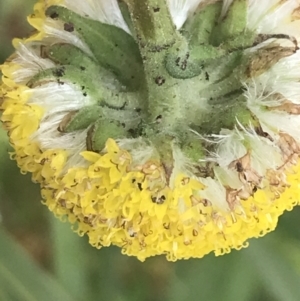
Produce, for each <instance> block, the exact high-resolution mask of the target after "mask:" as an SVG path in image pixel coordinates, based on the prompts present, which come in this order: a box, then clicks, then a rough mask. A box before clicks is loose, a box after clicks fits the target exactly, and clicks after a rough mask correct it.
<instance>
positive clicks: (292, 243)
mask: <svg viewBox="0 0 300 301" xmlns="http://www.w3.org/2000/svg"><path fill="white" fill-rule="evenodd" d="M83 1H84V0H83ZM99 1H100V0H99ZM34 2H35V1H33V0H0V25H1V26H0V64H1V63H2V62H3V61H4V60H5V59H6V58H7V57H8V56H9V55H10V54H11V53H12V51H13V49H12V46H11V39H12V38H13V37H23V36H24V35H28V34H29V33H30V31H31V30H32V29H30V27H29V26H28V25H27V23H26V15H28V14H30V12H31V10H32V6H33V4H34ZM0 139H1V147H0V301H48V300H49V301H51V300H53V301H54V300H55V301H60V300H62V301H68V300H73V301H81V300H86V301H90V300H110V301H168V300H170V301H185V300H188V301H195V300H207V301H219V300H220V301H260V300H261V301H269V300H270V301H298V300H300V208H295V209H294V210H293V211H292V212H287V213H286V214H285V215H284V216H283V217H282V218H281V219H280V223H279V226H278V228H277V230H276V231H275V232H273V233H271V234H269V235H268V236H266V237H265V238H262V239H259V240H252V241H251V242H250V247H249V248H247V249H245V250H242V251H239V252H236V251H233V252H232V253H231V254H229V255H226V256H222V257H215V256H214V255H212V254H211V255H208V256H206V257H205V258H203V259H198V260H188V261H180V262H176V263H170V262H167V261H166V260H165V258H164V257H156V258H151V259H148V260H147V261H146V262H144V263H141V262H139V261H137V260H136V259H135V258H130V257H126V256H123V255H121V254H120V250H119V249H116V248H113V247H111V248H105V249H102V250H96V249H94V248H92V247H90V246H89V244H88V243H87V240H86V239H85V238H79V237H77V235H75V234H74V233H72V231H71V230H70V225H68V224H63V223H61V222H59V221H57V220H56V219H55V218H54V217H53V216H52V215H51V214H50V213H49V212H48V210H47V208H46V207H45V206H43V205H42V204H41V202H40V194H39V188H38V186H37V185H34V184H32V183H31V181H30V176H28V175H27V176H23V175H21V174H20V173H19V170H18V169H17V167H16V166H15V163H14V162H13V161H11V160H10V159H9V155H8V152H9V151H10V147H9V145H8V142H7V136H6V133H5V132H3V131H2V130H1V132H0Z"/></svg>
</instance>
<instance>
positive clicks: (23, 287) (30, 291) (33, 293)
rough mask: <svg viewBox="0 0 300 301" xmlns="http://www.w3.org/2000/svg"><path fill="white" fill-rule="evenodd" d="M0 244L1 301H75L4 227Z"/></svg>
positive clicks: (0, 230) (0, 231)
mask: <svg viewBox="0 0 300 301" xmlns="http://www.w3.org/2000/svg"><path fill="white" fill-rule="evenodd" d="M0 243H1V247H0V288H1V290H0V300H6V299H8V300H10V301H11V300H16V301H41V300H42V301H58V300H63V301H74V300H76V299H75V298H74V297H72V296H71V295H70V294H69V293H68V292H66V291H65V290H64V289H63V288H62V287H61V286H60V284H59V283H58V282H57V281H56V280H55V279H54V278H53V277H52V276H51V275H50V274H48V273H47V272H46V271H43V270H42V269H41V268H40V267H39V266H38V265H37V264H36V263H35V262H34V261H33V260H32V258H30V256H29V255H28V254H27V253H26V252H25V251H24V250H23V249H22V248H21V247H20V245H18V243H17V242H15V241H14V240H13V239H12V238H11V237H10V236H9V235H8V234H7V232H6V231H5V230H4V229H3V227H0ZM2 288H4V289H3V290H2Z"/></svg>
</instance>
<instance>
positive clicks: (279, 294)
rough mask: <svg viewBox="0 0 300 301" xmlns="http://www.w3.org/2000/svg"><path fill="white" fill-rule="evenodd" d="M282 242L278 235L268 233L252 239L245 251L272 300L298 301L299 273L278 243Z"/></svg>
mask: <svg viewBox="0 0 300 301" xmlns="http://www.w3.org/2000/svg"><path fill="white" fill-rule="evenodd" d="M274 238H277V240H275V239H274ZM284 243H285V242H284V239H283V240H280V242H279V241H278V236H276V235H274V234H273V235H272V234H269V235H268V236H267V237H265V238H264V239H263V240H260V241H256V240H253V241H252V242H251V245H252V247H251V248H248V249H247V250H245V253H246V254H247V255H248V258H249V260H251V262H252V264H253V266H255V267H256V270H257V277H258V278H260V280H261V283H262V285H264V288H265V291H266V292H267V293H268V294H269V295H271V296H272V297H273V298H274V299H273V300H278V301H287V300H288V301H298V300H299V296H300V275H299V271H297V269H296V268H295V267H294V266H293V265H292V264H291V261H290V260H289V258H288V257H287V255H286V254H285V253H284V252H283V251H282V248H281V247H280V245H279V244H284Z"/></svg>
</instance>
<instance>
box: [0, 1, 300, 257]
mask: <svg viewBox="0 0 300 301" xmlns="http://www.w3.org/2000/svg"><path fill="white" fill-rule="evenodd" d="M299 11H300V4H299V1H297V0H290V1H280V0H272V1H258V0H242V1H240V0H223V1H221V0H219V1H218V0H216V1H211V0H145V1H140V0H126V1H124V2H117V1H116V0H90V1H81V0H40V1H38V3H37V4H36V5H35V7H34V13H33V14H32V15H31V16H29V18H28V21H29V23H30V24H31V25H32V26H33V27H34V28H35V29H36V31H35V32H34V34H33V35H32V36H30V37H29V38H27V39H24V40H15V41H14V46H15V48H16V52H15V53H14V54H13V55H12V56H11V57H10V58H9V59H8V60H7V61H6V62H5V63H4V64H3V65H2V67H1V71H2V73H3V77H2V84H1V94H0V96H2V99H3V102H2V103H1V109H2V111H3V113H2V117H1V119H2V122H3V124H4V126H5V128H6V130H7V131H8V134H9V138H10V143H11V144H12V146H13V147H14V153H13V155H12V157H13V158H14V159H15V160H16V161H17V163H18V165H19V167H20V169H21V171H22V172H24V173H27V172H30V173H32V178H33V180H34V181H36V182H38V183H40V185H41V191H42V197H43V200H44V203H45V204H46V205H47V206H48V208H49V209H50V210H51V211H52V212H53V213H54V214H55V215H56V216H57V217H60V218H64V217H67V218H68V220H69V221H70V223H72V224H73V225H74V226H73V227H74V230H75V231H76V232H78V234H79V235H84V234H86V235H88V237H89V241H90V243H91V244H92V245H93V246H95V247H97V248H101V247H103V246H110V245H111V244H112V245H116V246H119V247H120V248H121V249H122V253H124V254H127V255H132V256H136V257H137V258H138V259H140V260H144V259H146V258H147V257H150V256H154V255H160V254H165V255H166V257H167V259H168V260H172V261H175V260H177V259H187V258H191V257H199V258H200V257H203V256H204V255H205V254H208V253H209V252H211V251H214V252H215V254H216V255H221V254H224V253H228V252H230V250H231V249H241V248H243V247H245V246H247V242H246V240H247V239H249V238H252V237H260V236H263V235H264V234H266V233H267V232H269V231H272V230H274V228H275V227H276V224H277V221H278V217H279V216H280V215H281V214H282V213H283V212H284V211H285V210H291V209H292V208H293V206H295V205H297V204H298V203H299V191H300V190H299V189H298V186H299V184H298V183H299V177H300V163H299V154H300V116H298V115H299V114H300V105H299V104H300V84H299V79H300V52H299V50H298V42H299V38H300V30H299V28H300V27H299V25H300V24H299Z"/></svg>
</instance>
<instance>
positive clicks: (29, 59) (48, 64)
mask: <svg viewBox="0 0 300 301" xmlns="http://www.w3.org/2000/svg"><path fill="white" fill-rule="evenodd" d="M40 53H41V45H40V44H39V43H26V44H24V43H19V45H18V48H17V51H16V57H15V58H14V59H13V63H15V64H17V65H19V66H20V67H21V68H18V69H17V70H16V71H14V73H13V79H14V80H15V81H16V83H18V84H26V83H27V82H28V81H29V80H30V79H31V78H32V77H33V76H34V75H35V74H37V73H38V72H40V71H42V70H44V69H48V68H52V67H54V66H55V64H54V63H53V62H52V61H51V60H49V59H42V58H41V57H40Z"/></svg>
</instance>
